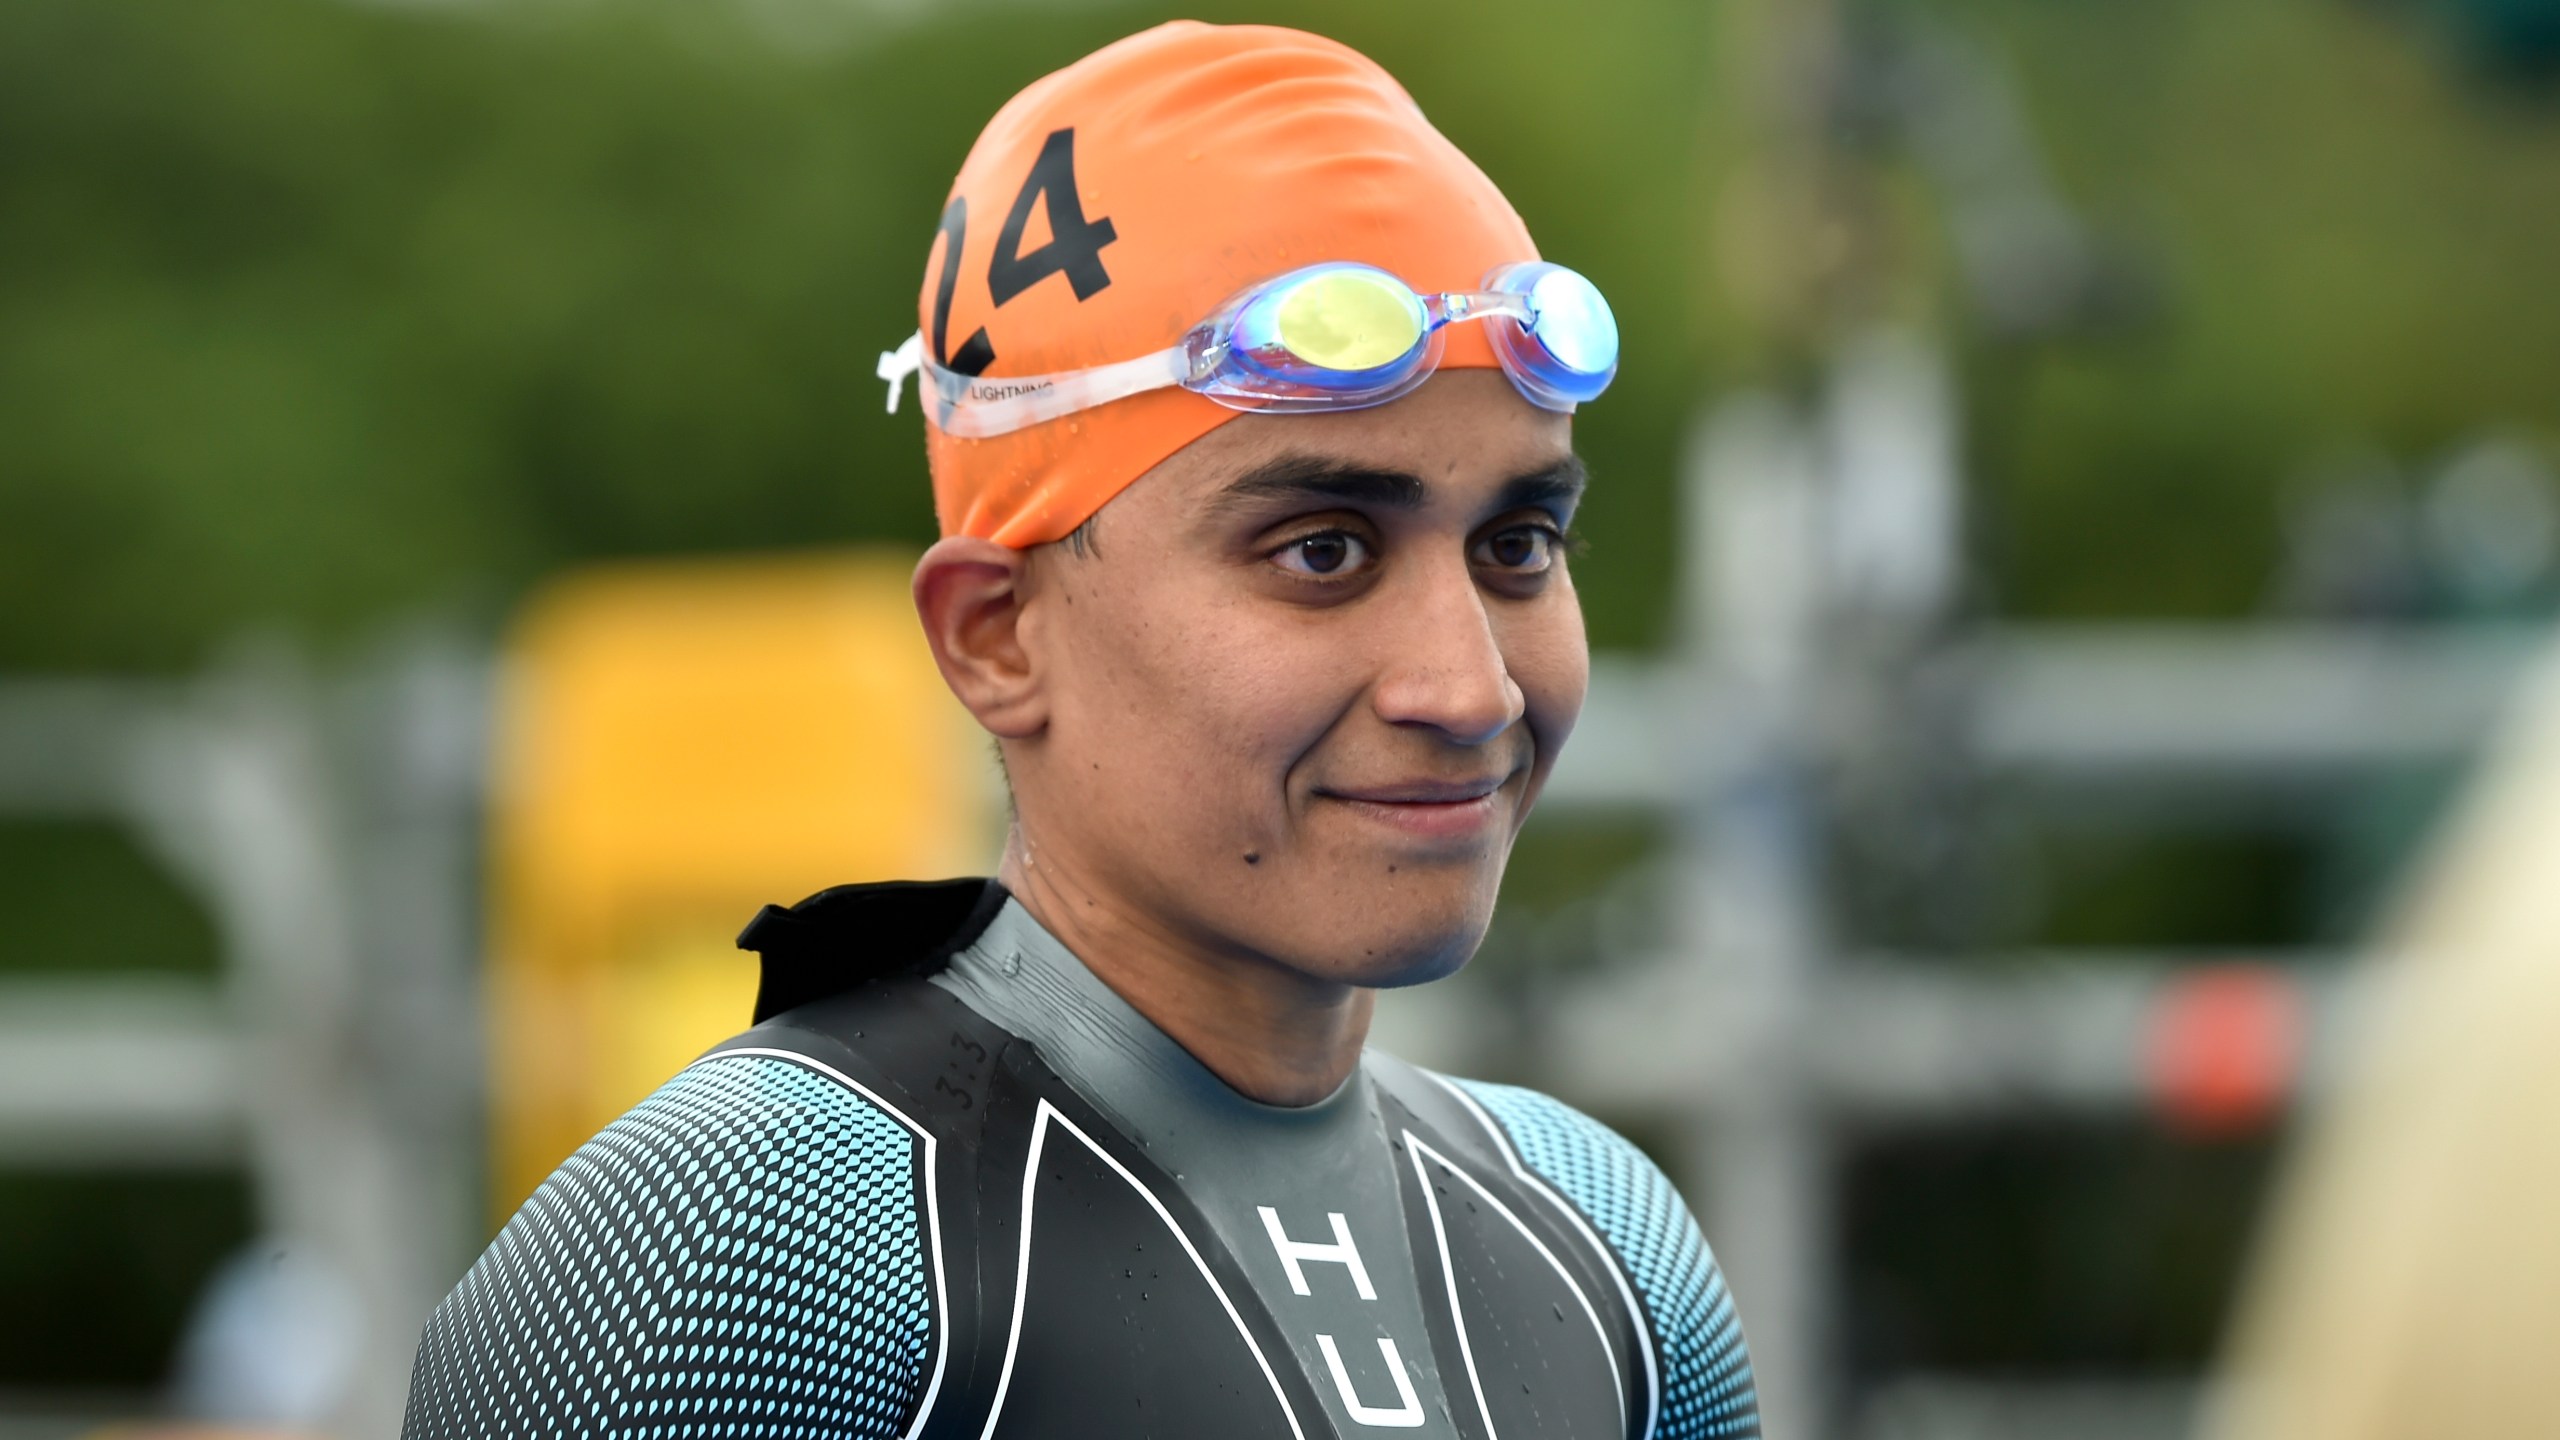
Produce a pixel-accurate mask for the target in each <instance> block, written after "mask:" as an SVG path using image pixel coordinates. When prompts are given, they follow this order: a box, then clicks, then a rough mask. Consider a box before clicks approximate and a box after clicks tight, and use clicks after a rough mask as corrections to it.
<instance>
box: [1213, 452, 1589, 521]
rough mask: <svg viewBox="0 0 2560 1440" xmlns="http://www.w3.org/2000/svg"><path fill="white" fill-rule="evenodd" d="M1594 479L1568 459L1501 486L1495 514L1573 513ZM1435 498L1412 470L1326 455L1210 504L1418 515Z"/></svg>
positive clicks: (1283, 463) (1265, 467)
mask: <svg viewBox="0 0 2560 1440" xmlns="http://www.w3.org/2000/svg"><path fill="white" fill-rule="evenodd" d="M1590 478H1591V477H1590V472H1589V471H1588V470H1587V469H1585V468H1584V466H1583V463H1582V457H1581V456H1579V455H1571V454H1568V455H1566V456H1565V457H1564V458H1563V459H1561V460H1558V461H1557V462H1555V463H1554V464H1552V465H1548V466H1545V467H1544V468H1541V469H1538V470H1532V471H1530V472H1528V473H1526V474H1523V475H1514V476H1512V477H1511V478H1510V479H1508V480H1505V481H1504V482H1502V488H1501V490H1500V491H1499V492H1497V494H1496V497H1495V503H1494V505H1493V509H1494V510H1496V511H1502V510H1520V509H1527V508H1532V507H1534V508H1538V509H1550V510H1570V509H1572V508H1573V506H1574V505H1575V504H1576V503H1577V502H1579V501H1580V500H1581V498H1582V491H1583V488H1584V487H1585V486H1586V485H1588V484H1589V483H1590ZM1430 496H1431V487H1430V486H1429V485H1428V484H1426V483H1425V482H1424V481H1423V479H1422V477H1421V476H1419V475H1415V474H1413V473H1411V472H1409V471H1404V470H1380V469H1374V468H1372V467H1369V466H1365V465H1353V464H1346V463H1345V462H1343V461H1340V460H1335V459H1330V458H1328V457H1326V456H1322V455H1283V456H1281V457H1280V458H1279V459H1277V460H1272V461H1269V462H1267V463H1265V464H1262V465H1257V466H1255V467H1254V468H1253V469H1251V470H1248V471H1246V472H1245V473H1244V474H1242V475H1239V476H1237V477H1236V478H1235V479H1233V480H1231V481H1229V482H1227V485H1226V487H1225V488H1224V489H1222V490H1220V491H1219V492H1218V495H1217V498H1216V499H1215V500H1213V501H1212V502H1211V504H1212V505H1213V507H1214V508H1215V509H1217V510H1220V511H1235V510H1243V509H1248V508H1251V507H1253V506H1257V505H1261V504H1263V503H1266V502H1269V501H1309V500H1330V501H1333V502H1336V503H1338V504H1349V505H1372V506H1376V507H1378V508H1380V509H1384V510H1419V509H1421V508H1422V506H1423V504H1424V503H1425V502H1426V501H1428V500H1429V499H1430Z"/></svg>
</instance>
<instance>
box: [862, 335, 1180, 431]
mask: <svg viewBox="0 0 2560 1440" xmlns="http://www.w3.org/2000/svg"><path fill="white" fill-rule="evenodd" d="M918 360H919V363H920V364H921V366H922V368H923V370H924V373H925V374H926V375H927V376H928V377H930V378H931V379H932V381H933V384H934V390H935V393H936V394H938V395H940V396H942V397H943V403H942V406H941V410H940V413H939V415H938V416H937V423H938V424H939V425H940V427H941V429H942V433H944V434H945V435H953V436H957V437H959V438H960V439H963V440H984V439H986V438H988V437H989V436H994V435H1006V434H1010V433H1012V432H1013V431H1016V430H1022V429H1027V428H1029V427H1031V426H1033V425H1038V424H1040V423H1042V422H1044V421H1049V420H1056V419H1059V418H1061V417H1063V416H1067V415H1073V414H1075V413H1076V412H1077V411H1079V410H1090V409H1092V408H1093V407H1094V406H1096V405H1105V404H1108V403H1110V402H1111V401H1114V400H1124V399H1127V398H1128V397H1129V396H1132V395H1143V394H1145V393H1146V392H1147V391H1149V390H1162V389H1165V388H1167V387H1169V386H1174V385H1179V384H1181V383H1182V381H1183V379H1184V377H1185V376H1187V375H1189V374H1190V371H1191V365H1190V355H1189V352H1188V351H1187V350H1185V349H1184V347H1182V346H1180V345H1176V346H1173V347H1171V348H1170V349H1165V350H1158V351H1156V352H1155V353H1154V354H1152V355H1141V356H1139V357H1137V358H1136V359H1134V360H1120V361H1115V362H1113V363H1111V364H1109V365H1097V366H1094V367H1093V368H1092V369H1090V370H1068V371H1062V372H1059V373H1056V374H1050V375H999V376H992V377H979V376H970V375H962V374H959V373H958V372H956V371H951V370H946V369H944V368H943V367H941V366H939V365H936V364H934V363H933V362H932V361H930V360H925V359H923V358H922V356H921V352H919V356H918ZM883 363H884V364H885V363H886V362H885V361H884V362H883ZM990 390H996V391H1000V392H1001V393H996V394H989V393H987V392H988V391H990Z"/></svg>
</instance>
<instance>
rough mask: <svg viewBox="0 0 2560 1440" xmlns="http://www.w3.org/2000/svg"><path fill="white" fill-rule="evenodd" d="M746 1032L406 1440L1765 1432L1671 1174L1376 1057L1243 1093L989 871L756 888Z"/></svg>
mask: <svg viewBox="0 0 2560 1440" xmlns="http://www.w3.org/2000/svg"><path fill="white" fill-rule="evenodd" d="M741 943H742V944H744V945H748V946H750V947H752V948H757V949H760V950H761V951H762V952H763V955H764V967H765V969H764V978H763V987H762V990H761V992H760V994H759V997H758V1003H757V1018H758V1021H759V1023H758V1024H757V1025H756V1026H755V1028H753V1029H751V1030H749V1031H747V1032H746V1033H745V1034H743V1035H740V1036H738V1037H737V1038H736V1039H734V1040H731V1041H729V1042H727V1043H725V1044H723V1045H721V1046H719V1047H718V1048H716V1049H714V1050H713V1051H711V1052H710V1053H709V1054H707V1055H705V1056H704V1057H703V1058H702V1059H701V1060H699V1061H697V1062H695V1063H694V1064H693V1065H692V1066H690V1067H689V1068H687V1069H686V1070H684V1071H683V1072H682V1073H680V1074H678V1075H677V1076H676V1077H675V1078H674V1079H673V1080H671V1081H669V1082H668V1083H667V1084H666V1086H665V1087H664V1088H662V1089H660V1090H659V1091H658V1092H657V1093H656V1094H654V1095H652V1096H650V1097H649V1098H648V1099H647V1100H645V1101H643V1102H641V1104H640V1105H639V1107H638V1108H636V1109H634V1110H633V1111H632V1112H631V1113H630V1114H628V1115H626V1116H624V1117H623V1118H622V1119H620V1120H618V1121H616V1122H614V1123H613V1124H612V1125H611V1126H609V1127H607V1128H606V1129H605V1131H604V1132H603V1133H602V1134H600V1135H598V1136H597V1137H596V1138H595V1139H594V1140H592V1141H590V1142H589V1143H588V1144H587V1145H586V1146H585V1147H584V1148H582V1149H581V1150H579V1151H578V1153H577V1154H576V1155H574V1156H572V1157H571V1158H570V1159H569V1160H568V1161H567V1163H565V1164H563V1165H562V1166H561V1167H560V1169H559V1171H558V1172H557V1173H555V1174H554V1175H553V1176H552V1177H551V1178H550V1179H549V1180H548V1181H546V1182H545V1183H544V1184H543V1186H542V1187H541V1189H540V1190H538V1191H537V1192H536V1193H535V1194H534V1196H533V1198H532V1199H531V1200H529V1201H527V1202H526V1203H525V1206H524V1208H523V1209H522V1210H521V1211H519V1212H518V1213H517V1214H516V1216H515V1218H514V1219H512V1220H511V1221H509V1222H508V1224H507V1226H506V1228H505V1230H504V1231H503V1232H502V1233H501V1234H500V1235H499V1236H498V1238H497V1240H496V1241H495V1242H494V1243H492V1244H491V1245H490V1247H489V1249H488V1251H487V1253H486V1254H484V1255H483V1256H482V1257H481V1258H480V1261H479V1263H478V1264H476V1265H475V1266H473V1268H472V1270H471V1272H470V1274H469V1275H467V1276H466V1277H465V1278H464V1279H463V1281H462V1283H461V1284H460V1285H459V1286H458V1287H456V1288H455V1290H454V1292H453V1293H452V1295H451V1296H450V1297H448V1298H447V1299H446V1300H445V1302H444V1303H443V1304H442V1305H440V1306H439V1307H437V1310H436V1312H435V1316H434V1318H433V1319H432V1320H431V1321H430V1322H429V1324H428V1326H427V1330H426V1336H425V1339H424V1341H423V1343H422V1344H421V1345H420V1347H419V1351H418V1360H417V1368H416V1372H415V1376H414V1378H413V1380H412V1384H411V1390H410V1396H409V1408H408V1417H407V1422H406V1425H405V1426H404V1430H403V1433H404V1434H405V1435H407V1436H409V1437H412V1440H443V1437H457V1440H458V1437H498V1436H509V1437H512V1436H536V1435H578V1436H586V1435H596V1436H602V1435H615V1436H634V1437H670V1440H673V1437H685V1436H703V1437H715V1436H738V1437H782V1436H808V1437H820V1436H826V1437H838V1436H842V1437H866V1440H867V1437H886V1440H905V1437H953V1440H1015V1437H1018V1440H1051V1437H1069V1436H1075V1437H1084V1436H1108V1437H1146V1436H1154V1437H1166V1440H1207V1437H1218V1440H1318V1437H1349V1436H1366V1435H1373V1434H1377V1433H1379V1432H1395V1433H1398V1434H1410V1435H1414V1436H1418V1437H1432V1440H1496V1437H1501V1440H1563V1437H1568V1436H1572V1437H1596V1436H1619V1437H1629V1436H1632V1437H1648V1436H1660V1437H1665V1440H1674V1437H1677V1440H1687V1437H1697V1436H1755V1435H1757V1434H1758V1433H1759V1420H1758V1412H1757V1408H1756V1401H1755V1397H1754V1392H1753V1389H1752V1381H1751V1369H1750V1362H1749V1359H1748V1357H1747V1356H1746V1354H1745V1351H1744V1348H1743V1342H1742V1335H1741V1330H1740V1327H1739V1323H1738V1321H1737V1319H1736V1317H1735V1314H1734V1310H1733V1305H1732V1301H1731V1299H1730V1297H1729V1296H1728V1294H1727V1292H1726V1290H1725V1286H1724V1282H1723V1280H1722V1278H1721V1277H1720V1276H1719V1274H1718V1272H1717V1269H1716V1265H1715V1261H1714V1260H1713V1258H1712V1257H1711V1256H1710V1255H1709V1254H1708V1251H1707V1247H1706V1244H1705V1242H1704V1241H1703V1240H1702V1239H1701V1238H1700V1237H1699V1234H1698V1229H1697V1226H1696V1224H1695V1223H1694V1222H1693V1221H1692V1220H1691V1219H1690V1217H1689V1212H1688V1210H1687V1208H1686V1207H1685V1206H1683V1205H1682V1203H1681V1201H1680V1198H1679V1196H1678V1195H1677V1194H1676V1193H1675V1192H1674V1191H1673V1189H1672V1187H1671V1185H1670V1183H1669V1182H1668V1181H1667V1180H1665V1179H1664V1178H1663V1176H1662V1174H1661V1172H1660V1171H1659V1170H1657V1169H1655V1168H1654V1166H1653V1165H1652V1164H1651V1163H1649V1162H1648V1161H1646V1160H1645V1159H1644V1157H1643V1156H1642V1155H1641V1154H1639V1153H1638V1152H1637V1151H1636V1150H1635V1149H1634V1148H1633V1147H1632V1146H1630V1145H1628V1144H1627V1142H1625V1141H1624V1140H1621V1139H1619V1138H1618V1137H1617V1136H1616V1135H1614V1134H1612V1133H1611V1132H1610V1131H1608V1130H1606V1129H1604V1128H1603V1127H1601V1126H1600V1125H1598V1124H1596V1123H1594V1122H1593V1121H1591V1120H1589V1119H1587V1118H1585V1117H1584V1116H1582V1115H1580V1114H1578V1113H1576V1112H1575V1111H1573V1110H1571V1109H1568V1108H1567V1107H1565V1106H1563V1105H1561V1104H1558V1103H1557V1102H1555V1101H1553V1100H1550V1099H1547V1098H1546V1097H1544V1096H1542V1095H1538V1094H1535V1093H1532V1092H1530V1091H1527V1090H1520V1089H1514V1088H1510V1087H1507V1086H1500V1085H1486V1084H1478V1083H1475V1082H1471V1081H1459V1080H1450V1079H1447V1078H1444V1077H1442V1076H1438V1075H1435V1074H1432V1073H1430V1072H1428V1071H1424V1070H1420V1069H1417V1068H1415V1067H1413V1066H1410V1065H1406V1064H1404V1063H1402V1062H1400V1061H1397V1060H1395V1059H1392V1058H1390V1057H1388V1056H1386V1055H1383V1054H1380V1053H1378V1052H1376V1051H1370V1052H1368V1053H1367V1054H1366V1055H1364V1056H1363V1058H1362V1061H1361V1063H1360V1066H1359V1067H1358V1068H1357V1069H1356V1070H1355V1071H1354V1072H1353V1073H1352V1075H1351V1077H1350V1078H1349V1079H1348V1080H1347V1081H1345V1082H1344V1084H1343V1086H1342V1088H1341V1089H1340V1090H1339V1091H1337V1092H1336V1093H1335V1094H1334V1095H1333V1096H1331V1097H1330V1098H1328V1099H1326V1100H1324V1101H1321V1102H1319V1103H1317V1104H1314V1105H1310V1106H1306V1107H1303V1108H1280V1107H1274V1106H1267V1105H1261V1104H1257V1103H1255V1102H1254V1101H1251V1100H1248V1099H1246V1098H1244V1097H1242V1096H1240V1095H1238V1094H1237V1093H1236V1092H1235V1091H1233V1090H1232V1089H1230V1088H1228V1087H1227V1086H1226V1085H1225V1084H1224V1083H1222V1082H1221V1081H1219V1080H1218V1079H1217V1077H1216V1076H1214V1075H1213V1074H1211V1073H1210V1072H1209V1071H1208V1070H1207V1069H1206V1068H1204V1067H1203V1066H1202V1065H1201V1064H1200V1063H1199V1062H1198V1061H1197V1060H1195V1059H1193V1058H1192V1057H1191V1056H1190V1054H1189V1053H1188V1052H1186V1051H1184V1050H1183V1049H1182V1048H1181V1047H1180V1046H1179V1045H1177V1044H1175V1043H1174V1042H1173V1041H1172V1040H1171V1039H1170V1038H1168V1037H1167V1036H1166V1035H1165V1034H1164V1033H1163V1032H1162V1031H1160V1030H1158V1029H1156V1028H1155V1027H1154V1026H1153V1025H1152V1024H1150V1023H1149V1022H1148V1021H1147V1020H1145V1019H1144V1018H1143V1017H1141V1016H1140V1015H1139V1014H1138V1013H1137V1012H1136V1011H1135V1010H1133V1009H1131V1008H1130V1007H1129V1005H1128V1004H1127V1003H1126V1002H1125V1001H1123V1000H1121V999H1120V998H1119V996H1118V995H1116V994H1115V993H1114V992H1112V991H1111V990H1110V989H1109V988H1108V987H1106V986H1104V985H1103V984H1102V983H1101V982H1100V981H1099V980H1098V979H1096V978H1095V977H1094V975H1093V974H1092V972H1091V971H1089V970H1087V969H1086V968H1085V967H1084V966H1083V964H1081V963H1080V962H1078V961H1077V960H1076V959H1075V957H1074V956H1073V955H1072V954H1070V953H1069V952H1068V951H1067V950H1066V949H1065V947H1064V946H1063V945H1061V944H1060V943H1059V942H1058V941H1057V940H1056V939H1054V938H1053V937H1051V936H1050V935H1049V934H1048V933H1047V932H1046V931H1045V930H1044V929H1043V928H1042V927H1041V926H1040V925H1039V924H1038V923H1037V922H1036V921H1034V920H1033V919H1032V918H1031V916H1030V915H1029V913H1028V912H1027V911H1025V910H1023V909H1022V908H1021V907H1020V906H1019V905H1016V904H1014V903H1012V902H1011V901H1010V900H1009V899H1008V898H1007V897H1006V896H1005V894H1004V892H1003V890H1002V889H1001V888H1000V887H998V886H995V885H993V884H991V883H988V882H983V881H966V882H951V883H948V884H938V885H901V886H859V887H844V888H842V889H838V890H832V891H828V892H825V893H824V894H821V895H819V896H815V897H812V898H811V899H810V900H808V901H804V902H802V903H801V904H800V905H799V906H796V907H793V908H792V909H791V910H787V911H785V910H780V909H768V910H767V911H766V912H765V913H764V914H763V915H762V916H759V917H758V920H757V922H756V924H754V925H752V926H750V927H749V929H748V933H747V934H746V935H745V936H743V937H741Z"/></svg>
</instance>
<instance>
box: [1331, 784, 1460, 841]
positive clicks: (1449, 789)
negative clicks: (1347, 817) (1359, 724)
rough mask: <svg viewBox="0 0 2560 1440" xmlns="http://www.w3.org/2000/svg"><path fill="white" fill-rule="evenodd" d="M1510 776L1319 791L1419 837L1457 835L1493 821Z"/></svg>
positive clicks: (1346, 806)
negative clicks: (1498, 800) (1504, 785)
mask: <svg viewBox="0 0 2560 1440" xmlns="http://www.w3.org/2000/svg"><path fill="white" fill-rule="evenodd" d="M1504 778H1505V777H1502V776H1483V777H1479V778H1476V779H1470V780H1413V781H1403V782H1399V783H1396V784H1392V785H1365V786H1361V787H1359V788H1357V789H1324V790H1319V791H1317V792H1316V793H1317V794H1318V795H1320V796H1322V797H1324V798H1325V799H1328V800H1333V801H1337V802H1339V803H1340V804H1341V805H1342V806H1343V807H1344V808H1346V809H1348V810H1351V811H1352V812H1354V813H1356V814H1359V815H1362V816H1365V817H1366V818H1368V819H1371V820H1376V821H1379V822H1381V823H1383V824H1386V825H1389V826H1392V827H1393V828H1395V829H1397V830H1401V831H1403V832H1405V833H1406V834H1408V835H1412V836H1414V837H1416V838H1418V839H1427V840H1454V839H1461V838H1464V837H1466V836H1469V835H1473V834H1475V833H1476V832H1477V831H1479V830H1482V829H1484V828H1485V827H1486V826H1488V825H1490V824H1491V823H1492V822H1493V818H1494V814H1495V811H1496V810H1497V809H1498V808H1499V807H1498V805H1497V804H1496V803H1495V802H1496V800H1497V798H1498V797H1499V796H1500V795H1501V793H1502V783H1503V780H1504Z"/></svg>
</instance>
